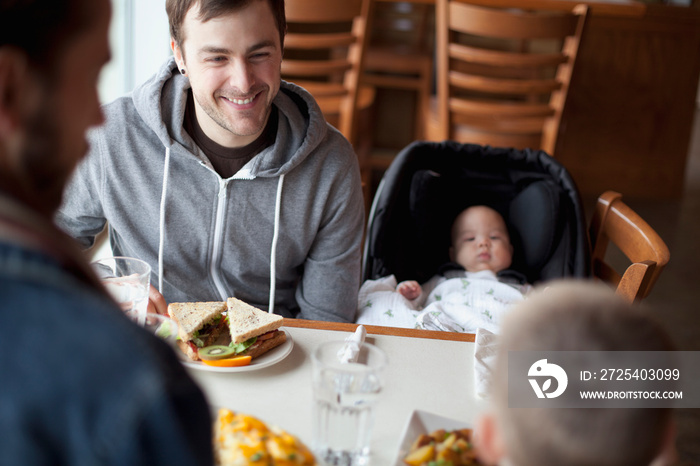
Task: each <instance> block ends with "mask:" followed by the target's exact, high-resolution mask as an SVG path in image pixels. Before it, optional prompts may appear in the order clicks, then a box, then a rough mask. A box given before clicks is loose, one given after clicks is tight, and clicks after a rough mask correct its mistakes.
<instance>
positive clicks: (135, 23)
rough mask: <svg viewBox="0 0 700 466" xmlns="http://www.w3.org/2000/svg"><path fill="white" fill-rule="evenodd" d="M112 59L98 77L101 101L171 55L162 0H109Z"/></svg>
mask: <svg viewBox="0 0 700 466" xmlns="http://www.w3.org/2000/svg"><path fill="white" fill-rule="evenodd" d="M110 44H111V47H112V60H111V62H110V63H109V64H108V65H107V66H105V68H104V70H103V72H102V76H101V79H100V99H101V101H102V102H103V103H107V102H110V101H112V100H114V99H115V98H117V97H120V96H122V95H124V94H126V93H128V92H130V91H131V90H133V89H134V87H136V86H138V85H139V84H141V83H142V82H144V81H146V80H147V79H148V78H149V77H151V76H152V75H153V74H154V73H155V72H156V71H157V70H158V68H159V67H160V65H161V63H162V62H163V61H164V60H165V59H166V58H167V57H168V56H170V55H171V51H170V33H169V31H168V17H167V15H166V14H165V1H164V0H112V25H111V28H110Z"/></svg>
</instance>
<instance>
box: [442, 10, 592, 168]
mask: <svg viewBox="0 0 700 466" xmlns="http://www.w3.org/2000/svg"><path fill="white" fill-rule="evenodd" d="M475 3H477V4H475ZM479 3H480V4H483V5H487V4H488V2H485V1H484V0H438V1H437V9H436V31H437V96H438V99H437V133H439V136H438V135H437V134H436V132H433V135H434V136H432V137H433V139H436V138H437V139H438V140H443V139H452V140H456V141H459V142H469V143H474V144H482V145H492V146H498V147H513V148H517V149H523V148H526V147H527V148H532V149H541V150H543V151H545V152H547V153H548V154H550V155H554V153H555V146H556V139H557V134H558V132H559V124H560V121H561V116H562V112H563V110H564V104H565V102H566V96H567V91H568V88H569V82H570V80H571V76H572V73H573V70H574V66H575V63H576V57H577V54H578V49H579V44H580V41H581V36H582V34H583V29H584V24H585V20H586V17H587V13H588V7H587V6H585V5H577V6H576V7H575V8H574V9H573V11H571V12H562V11H556V12H555V11H532V10H528V11H524V10H522V9H519V8H518V7H517V6H518V2H516V1H513V2H512V7H510V8H506V7H500V8H493V7H488V6H482V5H480V4H479Z"/></svg>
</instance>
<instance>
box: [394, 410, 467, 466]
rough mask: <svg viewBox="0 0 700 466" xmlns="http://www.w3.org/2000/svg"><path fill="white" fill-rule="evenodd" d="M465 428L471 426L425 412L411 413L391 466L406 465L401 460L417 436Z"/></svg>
mask: <svg viewBox="0 0 700 466" xmlns="http://www.w3.org/2000/svg"><path fill="white" fill-rule="evenodd" d="M465 428H471V425H469V424H468V423H466V422H463V421H458V420H456V419H450V418H447V417H443V416H438V415H437V414H432V413H428V412H426V411H420V410H415V411H413V413H412V414H411V416H410V417H409V418H408V421H407V422H406V425H405V427H404V429H403V434H402V435H401V443H399V448H398V452H397V453H396V459H395V460H394V464H393V466H406V463H404V462H403V458H404V457H405V456H406V455H407V454H408V452H409V450H410V449H411V445H412V444H413V442H414V441H415V440H416V438H418V436H419V435H421V434H429V433H431V432H434V431H436V430H438V429H445V430H457V429H465Z"/></svg>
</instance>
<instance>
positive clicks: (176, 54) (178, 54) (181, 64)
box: [170, 37, 185, 69]
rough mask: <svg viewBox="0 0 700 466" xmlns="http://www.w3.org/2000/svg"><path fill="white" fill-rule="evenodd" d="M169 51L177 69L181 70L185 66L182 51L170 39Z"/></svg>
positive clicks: (173, 40)
mask: <svg viewBox="0 0 700 466" xmlns="http://www.w3.org/2000/svg"><path fill="white" fill-rule="evenodd" d="M170 50H172V51H173V56H174V57H175V62H176V63H177V67H178V69H183V68H184V66H185V60H184V58H183V57H182V49H181V48H180V46H179V45H178V44H177V42H175V39H173V38H172V37H171V38H170Z"/></svg>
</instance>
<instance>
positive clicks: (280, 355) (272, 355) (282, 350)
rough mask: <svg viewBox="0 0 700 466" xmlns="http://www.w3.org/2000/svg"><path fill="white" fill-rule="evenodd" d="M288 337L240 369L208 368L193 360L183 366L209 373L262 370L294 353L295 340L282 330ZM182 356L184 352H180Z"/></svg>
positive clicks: (184, 362) (187, 361) (183, 362)
mask: <svg viewBox="0 0 700 466" xmlns="http://www.w3.org/2000/svg"><path fill="white" fill-rule="evenodd" d="M280 330H281V331H283V332H284V333H285V334H286V335H287V341H285V342H284V343H282V344H281V345H279V346H278V347H277V348H273V349H271V350H270V351H268V352H267V353H265V354H263V355H262V356H258V357H257V358H254V359H253V360H252V361H251V362H250V364H248V365H247V366H239V367H215V366H207V365H206V364H204V363H202V362H199V361H191V360H189V359H188V360H186V361H185V360H184V359H183V361H182V364H184V365H185V366H187V367H190V368H192V369H196V370H200V371H207V372H245V371H255V370H258V369H262V368H264V367H268V366H271V365H273V364H277V363H278V362H280V361H281V360H283V359H284V358H286V357H287V356H288V355H289V353H291V352H292V348H294V340H292V336H291V335H290V334H289V332H288V331H286V330H284V329H280ZM180 354H182V352H180ZM182 357H183V358H186V357H187V356H185V355H184V354H183V355H182Z"/></svg>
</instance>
